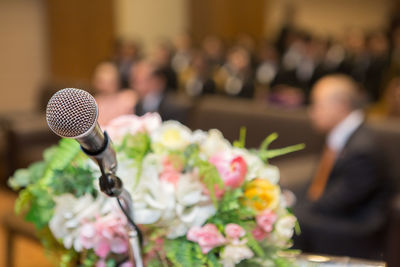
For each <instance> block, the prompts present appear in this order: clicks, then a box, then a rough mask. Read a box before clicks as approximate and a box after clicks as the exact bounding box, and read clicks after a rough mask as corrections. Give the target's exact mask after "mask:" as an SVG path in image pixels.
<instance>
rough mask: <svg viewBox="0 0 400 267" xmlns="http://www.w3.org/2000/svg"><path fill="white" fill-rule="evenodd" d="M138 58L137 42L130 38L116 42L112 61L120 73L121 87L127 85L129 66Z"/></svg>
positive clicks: (126, 86)
mask: <svg viewBox="0 0 400 267" xmlns="http://www.w3.org/2000/svg"><path fill="white" fill-rule="evenodd" d="M139 58H140V48H139V45H138V43H136V42H135V41H132V40H121V41H119V42H118V43H117V44H116V47H115V55H114V62H115V64H116V66H117V68H118V71H119V75H120V83H121V84H120V85H121V88H128V87H129V74H130V70H131V67H132V66H133V65H134V64H135V63H136V62H137V61H138V60H139Z"/></svg>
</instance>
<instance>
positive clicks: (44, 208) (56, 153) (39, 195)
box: [9, 139, 82, 229]
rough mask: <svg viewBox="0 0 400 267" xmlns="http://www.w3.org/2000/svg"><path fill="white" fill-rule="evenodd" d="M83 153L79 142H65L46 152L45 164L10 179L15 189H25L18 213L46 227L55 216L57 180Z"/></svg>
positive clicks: (38, 226) (21, 193) (65, 140)
mask: <svg viewBox="0 0 400 267" xmlns="http://www.w3.org/2000/svg"><path fill="white" fill-rule="evenodd" d="M80 154H82V153H81V150H80V146H79V144H78V143H77V142H76V141H75V140H73V139H62V140H61V141H60V142H59V145H58V146H57V147H53V148H50V149H47V150H46V151H45V153H44V161H42V162H39V163H34V164H32V165H31V166H30V167H29V168H28V169H25V170H19V171H17V172H16V173H15V174H14V176H13V177H12V178H11V179H10V181H9V184H10V186H12V188H13V189H19V188H22V187H25V189H23V190H22V191H21V192H20V194H19V197H18V199H17V201H16V204H15V210H16V212H17V213H20V212H22V211H26V215H25V219H26V220H27V221H29V222H32V223H34V224H35V226H36V228H37V229H42V228H44V227H45V226H46V225H47V224H48V222H49V220H50V219H51V217H52V214H53V208H54V205H55V203H54V201H53V198H52V193H53V192H52V187H51V184H52V183H53V182H54V180H53V179H55V178H56V177H57V173H59V172H63V171H64V170H65V169H66V168H67V167H68V166H70V165H71V162H73V161H74V160H76V159H77V158H79V155H80Z"/></svg>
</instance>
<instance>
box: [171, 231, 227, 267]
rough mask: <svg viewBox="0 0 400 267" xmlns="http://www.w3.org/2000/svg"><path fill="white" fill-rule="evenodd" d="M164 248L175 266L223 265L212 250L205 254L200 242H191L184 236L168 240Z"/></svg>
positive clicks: (215, 266) (218, 266)
mask: <svg viewBox="0 0 400 267" xmlns="http://www.w3.org/2000/svg"><path fill="white" fill-rule="evenodd" d="M164 250H165V252H166V255H167V259H168V260H169V261H170V262H171V263H172V266H174V267H186V266H191V267H207V266H209V267H221V264H220V263H219V262H218V259H217V257H216V256H215V255H214V254H213V253H212V251H211V252H209V253H208V254H206V255H204V254H203V253H202V252H201V249H200V246H199V245H198V244H196V243H193V242H190V241H188V240H186V238H184V237H182V238H178V239H174V240H166V241H165V243H164Z"/></svg>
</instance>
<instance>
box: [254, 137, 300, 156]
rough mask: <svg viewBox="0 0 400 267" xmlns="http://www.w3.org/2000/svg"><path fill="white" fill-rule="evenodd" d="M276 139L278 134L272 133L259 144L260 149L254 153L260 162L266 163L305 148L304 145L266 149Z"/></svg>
mask: <svg viewBox="0 0 400 267" xmlns="http://www.w3.org/2000/svg"><path fill="white" fill-rule="evenodd" d="M276 139H278V134H277V133H272V134H270V135H269V136H267V137H266V138H265V139H264V141H263V142H262V143H261V146H260V149H259V150H258V151H257V152H256V153H257V154H258V156H259V157H260V158H261V160H262V161H265V162H268V160H269V159H272V158H276V157H278V156H283V155H286V154H289V153H292V152H295V151H299V150H303V149H304V148H305V147H306V146H305V144H297V145H293V146H288V147H284V148H279V149H268V147H269V145H270V144H271V143H272V142H273V141H275V140H276Z"/></svg>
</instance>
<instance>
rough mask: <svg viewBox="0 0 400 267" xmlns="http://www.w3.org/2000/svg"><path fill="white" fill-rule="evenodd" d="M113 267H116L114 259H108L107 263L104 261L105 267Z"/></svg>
mask: <svg viewBox="0 0 400 267" xmlns="http://www.w3.org/2000/svg"><path fill="white" fill-rule="evenodd" d="M115 266H117V263H116V262H115V260H114V259H111V258H110V259H108V260H107V261H106V267H115Z"/></svg>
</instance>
